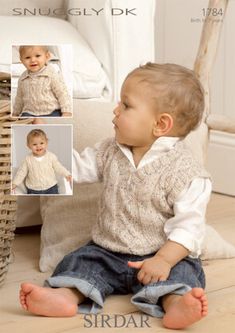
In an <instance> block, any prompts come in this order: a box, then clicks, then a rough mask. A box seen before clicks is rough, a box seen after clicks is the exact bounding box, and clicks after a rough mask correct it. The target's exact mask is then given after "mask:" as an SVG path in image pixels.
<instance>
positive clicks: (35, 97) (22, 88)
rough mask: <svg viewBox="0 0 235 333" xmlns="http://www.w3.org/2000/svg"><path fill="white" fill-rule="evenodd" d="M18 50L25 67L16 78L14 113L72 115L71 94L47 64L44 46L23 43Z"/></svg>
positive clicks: (48, 115) (43, 115)
mask: <svg viewBox="0 0 235 333" xmlns="http://www.w3.org/2000/svg"><path fill="white" fill-rule="evenodd" d="M19 53H20V60H21V62H22V63H23V65H24V66H25V67H26V69H27V70H26V71H25V72H23V74H22V75H21V76H20V78H19V82H18V88H17V95H16V98H15V103H14V107H13V116H20V117H60V116H63V117H68V116H71V115H72V113H71V112H72V111H71V110H72V106H71V105H72V104H71V97H70V96H69V94H68V92H67V88H66V85H65V83H64V81H63V78H62V76H61V74H59V73H57V72H56V71H55V69H54V68H53V66H52V65H49V64H48V60H49V59H50V53H49V51H48V48H47V46H43V45H22V46H20V47H19Z"/></svg>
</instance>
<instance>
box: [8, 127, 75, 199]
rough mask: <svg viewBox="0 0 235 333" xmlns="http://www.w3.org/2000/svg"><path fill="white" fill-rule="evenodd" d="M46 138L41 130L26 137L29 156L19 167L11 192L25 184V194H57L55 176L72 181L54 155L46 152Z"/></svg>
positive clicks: (36, 130) (34, 130) (35, 130)
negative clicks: (29, 151)
mask: <svg viewBox="0 0 235 333" xmlns="http://www.w3.org/2000/svg"><path fill="white" fill-rule="evenodd" d="M47 145H48V138H47V136H46V133H45V132H44V131H42V130H41V129H33V130H32V131H30V132H29V133H28V135H27V146H28V148H29V149H30V150H31V152H32V153H31V154H30V155H28V156H27V157H26V159H25V160H24V161H23V163H22V164H21V166H20V167H19V169H18V171H17V173H16V175H15V177H14V179H13V181H12V190H13V191H14V190H15V189H16V187H17V186H19V185H20V184H21V183H23V182H25V186H26V189H27V194H38V195H40V194H59V192H58V185H57V179H56V174H58V175H61V176H64V177H65V178H66V180H67V181H69V182H71V181H72V176H71V174H70V172H69V171H68V170H66V169H65V168H64V167H63V166H62V165H61V163H60V162H59V161H58V159H57V157H56V156H55V154H53V153H51V152H49V151H48V150H47Z"/></svg>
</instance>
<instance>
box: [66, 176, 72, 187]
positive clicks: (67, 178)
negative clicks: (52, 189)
mask: <svg viewBox="0 0 235 333" xmlns="http://www.w3.org/2000/svg"><path fill="white" fill-rule="evenodd" d="M65 179H66V180H67V182H69V184H70V186H71V187H72V181H73V178H72V176H71V175H69V176H66V177H65Z"/></svg>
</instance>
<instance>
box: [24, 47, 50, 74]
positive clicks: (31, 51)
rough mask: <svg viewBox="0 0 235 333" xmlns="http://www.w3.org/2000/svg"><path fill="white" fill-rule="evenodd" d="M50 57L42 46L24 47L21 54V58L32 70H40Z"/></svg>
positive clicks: (29, 69) (28, 68)
mask: <svg viewBox="0 0 235 333" xmlns="http://www.w3.org/2000/svg"><path fill="white" fill-rule="evenodd" d="M49 58H50V54H49V52H47V51H46V50H45V49H44V48H43V47H41V46H32V47H31V46H29V47H26V48H25V49H23V51H22V52H21V55H20V60H21V61H22V63H23V64H24V66H25V67H26V68H27V70H28V71H30V72H33V73H35V72H38V71H40V69H42V68H43V67H44V66H45V65H46V63H47V61H48V60H49Z"/></svg>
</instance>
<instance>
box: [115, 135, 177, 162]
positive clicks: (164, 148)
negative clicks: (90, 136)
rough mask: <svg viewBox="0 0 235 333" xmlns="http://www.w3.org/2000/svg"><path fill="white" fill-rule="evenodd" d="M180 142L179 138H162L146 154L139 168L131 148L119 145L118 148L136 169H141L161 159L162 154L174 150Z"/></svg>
mask: <svg viewBox="0 0 235 333" xmlns="http://www.w3.org/2000/svg"><path fill="white" fill-rule="evenodd" d="M179 140H180V138H179V137H169V136H162V137H160V138H158V139H157V140H156V141H154V143H153V144H152V146H151V148H150V149H149V150H148V151H147V152H146V154H145V155H144V156H143V158H142V159H141V161H140V163H139V165H138V167H137V168H136V166H135V163H134V159H133V155H132V152H131V150H130V148H128V147H127V146H124V145H121V144H119V143H117V145H118V147H119V148H120V149H121V151H122V152H123V154H124V155H125V156H126V157H127V158H128V160H129V161H130V163H131V164H132V166H134V168H135V169H140V168H141V167H143V166H144V165H146V164H147V163H150V162H152V161H154V160H155V159H156V158H158V157H160V156H161V155H162V154H164V153H166V152H168V151H169V150H171V149H173V148H174V146H175V144H176V143H177V142H178V141H179Z"/></svg>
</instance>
